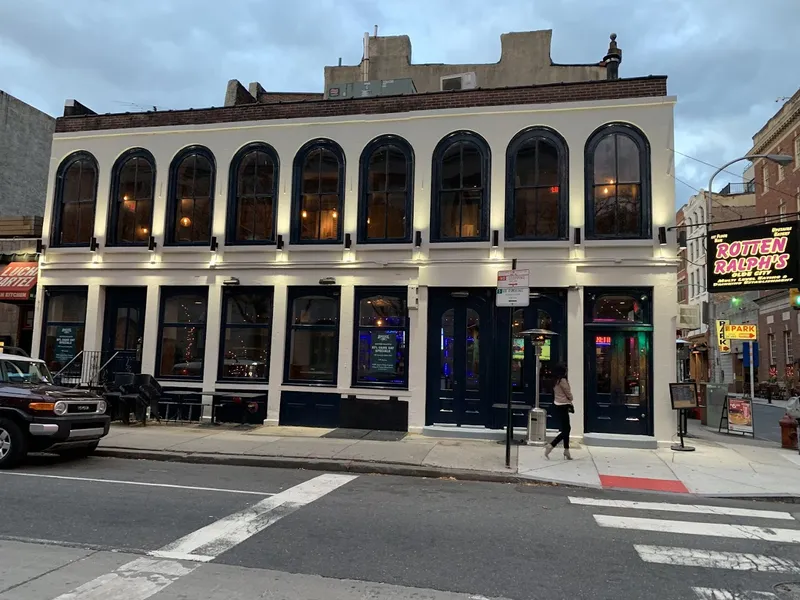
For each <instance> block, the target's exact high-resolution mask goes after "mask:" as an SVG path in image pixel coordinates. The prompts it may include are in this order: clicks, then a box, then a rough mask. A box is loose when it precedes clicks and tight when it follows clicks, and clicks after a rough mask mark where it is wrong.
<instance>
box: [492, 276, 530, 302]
mask: <svg viewBox="0 0 800 600" xmlns="http://www.w3.org/2000/svg"><path fill="white" fill-rule="evenodd" d="M530 274H531V272H530V270H529V269H517V270H516V271H498V272H497V295H496V303H497V306H528V304H529V303H530V288H529V287H528V281H529V277H530Z"/></svg>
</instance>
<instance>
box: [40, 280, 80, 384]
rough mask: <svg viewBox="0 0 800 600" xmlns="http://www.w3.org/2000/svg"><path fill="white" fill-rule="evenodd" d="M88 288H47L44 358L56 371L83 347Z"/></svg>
mask: <svg viewBox="0 0 800 600" xmlns="http://www.w3.org/2000/svg"><path fill="white" fill-rule="evenodd" d="M86 295H87V292H86V288H78V289H54V288H48V289H47V290H45V322H44V328H43V329H44V344H43V347H44V351H43V352H42V358H43V359H44V361H45V362H46V363H47V366H48V367H49V368H50V370H51V371H52V372H53V373H57V372H58V371H60V370H61V369H62V368H63V367H64V366H66V365H67V363H69V361H71V360H72V359H73V358H75V356H77V355H78V353H80V352H81V350H83V335H84V332H85V329H86V327H85V324H86Z"/></svg>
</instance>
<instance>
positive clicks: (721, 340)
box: [717, 319, 731, 354]
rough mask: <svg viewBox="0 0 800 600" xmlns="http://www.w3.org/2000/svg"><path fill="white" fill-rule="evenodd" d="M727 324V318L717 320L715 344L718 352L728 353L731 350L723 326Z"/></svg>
mask: <svg viewBox="0 0 800 600" xmlns="http://www.w3.org/2000/svg"><path fill="white" fill-rule="evenodd" d="M727 326H728V320H727V319H718V320H717V346H718V347H719V352H720V354H730V352H731V345H730V344H729V343H728V336H727V335H726V333H725V328H726V327H727Z"/></svg>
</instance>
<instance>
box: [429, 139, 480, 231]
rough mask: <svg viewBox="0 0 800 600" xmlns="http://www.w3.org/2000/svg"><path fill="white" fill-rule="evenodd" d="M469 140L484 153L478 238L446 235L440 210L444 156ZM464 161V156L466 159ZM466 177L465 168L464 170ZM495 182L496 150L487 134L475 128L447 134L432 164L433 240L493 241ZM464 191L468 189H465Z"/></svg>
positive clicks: (436, 149)
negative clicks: (492, 189)
mask: <svg viewBox="0 0 800 600" xmlns="http://www.w3.org/2000/svg"><path fill="white" fill-rule="evenodd" d="M464 142H469V143H472V144H474V145H475V146H476V147H477V148H478V150H479V151H480V153H481V169H482V175H483V177H484V178H485V181H484V182H483V187H482V188H481V192H482V193H481V208H480V211H479V212H480V217H481V227H480V232H479V235H478V236H476V237H469V238H465V237H443V236H442V235H441V231H442V220H441V214H440V213H441V210H440V203H439V200H440V196H441V193H442V191H443V190H442V184H441V181H440V180H441V175H442V159H443V158H444V155H445V153H446V152H447V150H448V149H449V148H450V146H452V145H453V144H458V143H464ZM462 156H463V155H462ZM462 160H463V159H462ZM462 177H463V169H462ZM491 182H492V152H491V149H490V148H489V144H488V143H487V142H486V140H485V139H483V137H482V136H481V135H479V134H477V133H475V132H474V131H467V130H463V131H455V132H453V133H450V134H448V135H446V136H445V137H443V138H442V139H441V140H439V143H438V144H436V148H434V150H433V163H432V166H431V229H430V242H431V243H448V242H458V243H464V242H488V241H489V217H490V206H489V205H490V204H491V198H492V195H491ZM461 189H462V190H463V189H464V188H461Z"/></svg>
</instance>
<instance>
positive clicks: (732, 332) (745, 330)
mask: <svg viewBox="0 0 800 600" xmlns="http://www.w3.org/2000/svg"><path fill="white" fill-rule="evenodd" d="M725 337H726V338H727V339H729V340H755V339H756V338H757V337H758V326H757V325H734V324H733V323H728V324H727V325H726V326H725Z"/></svg>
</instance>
